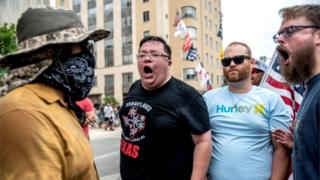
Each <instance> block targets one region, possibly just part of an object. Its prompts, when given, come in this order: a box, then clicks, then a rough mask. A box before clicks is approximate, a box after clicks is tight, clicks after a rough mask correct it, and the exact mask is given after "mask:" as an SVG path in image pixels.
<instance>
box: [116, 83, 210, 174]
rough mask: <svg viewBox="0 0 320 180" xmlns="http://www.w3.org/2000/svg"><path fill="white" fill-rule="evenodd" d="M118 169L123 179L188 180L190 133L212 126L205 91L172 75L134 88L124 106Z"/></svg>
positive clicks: (136, 85) (121, 113) (190, 151)
mask: <svg viewBox="0 0 320 180" xmlns="http://www.w3.org/2000/svg"><path fill="white" fill-rule="evenodd" d="M120 119H121V126H122V136H121V147H120V151H121V156H120V157H121V158H120V172H121V177H122V179H123V180H145V179H150V180H157V179H161V180H164V179H165V180H171V179H172V180H173V179H175V180H184V179H190V177H191V172H192V162H193V150H194V144H193V141H192V138H191V133H192V134H202V133H204V132H206V131H208V130H209V129H210V123H209V116H208V110H207V107H206V104H205V102H204V100H203V98H202V96H201V95H200V94H199V93H198V92H197V91H196V90H195V89H194V88H192V87H191V86H189V85H187V84H186V83H184V82H182V81H180V80H177V79H175V78H173V77H172V78H171V80H169V81H168V82H167V83H166V84H165V85H164V86H162V87H161V88H159V89H156V90H153V91H148V90H145V89H144V88H143V87H142V85H141V81H140V80H139V81H136V82H135V83H134V84H133V85H132V86H131V88H130V91H129V94H128V96H127V97H126V98H125V99H124V102H123V105H122V107H121V109H120Z"/></svg>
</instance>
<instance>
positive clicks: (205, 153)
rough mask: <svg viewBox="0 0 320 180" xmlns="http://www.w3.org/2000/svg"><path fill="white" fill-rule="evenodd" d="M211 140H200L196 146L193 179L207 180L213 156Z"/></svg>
mask: <svg viewBox="0 0 320 180" xmlns="http://www.w3.org/2000/svg"><path fill="white" fill-rule="evenodd" d="M211 148H212V145H211V142H200V143H198V144H197V145H196V146H195V149H194V154H193V168H192V175H191V180H205V179H206V174H207V172H208V167H209V163H210V159H211V158H210V157H211Z"/></svg>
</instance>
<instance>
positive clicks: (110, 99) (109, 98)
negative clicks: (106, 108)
mask: <svg viewBox="0 0 320 180" xmlns="http://www.w3.org/2000/svg"><path fill="white" fill-rule="evenodd" d="M103 101H104V103H105V104H108V103H109V104H111V105H112V106H117V105H119V102H118V101H117V100H116V98H114V97H113V96H105V97H104V99H103Z"/></svg>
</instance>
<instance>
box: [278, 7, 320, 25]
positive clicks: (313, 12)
mask: <svg viewBox="0 0 320 180" xmlns="http://www.w3.org/2000/svg"><path fill="white" fill-rule="evenodd" d="M279 14H280V15H281V17H282V19H283V20H285V21H286V20H290V19H294V18H298V17H305V18H306V19H307V20H308V21H311V22H312V23H313V25H316V26H320V5H318V4H304V5H296V6H291V7H286V8H283V9H280V11H279Z"/></svg>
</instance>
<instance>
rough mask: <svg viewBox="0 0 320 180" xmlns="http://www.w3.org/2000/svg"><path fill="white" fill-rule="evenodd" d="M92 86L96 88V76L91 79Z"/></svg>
mask: <svg viewBox="0 0 320 180" xmlns="http://www.w3.org/2000/svg"><path fill="white" fill-rule="evenodd" d="M92 86H97V76H94V77H93V79H92Z"/></svg>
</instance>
